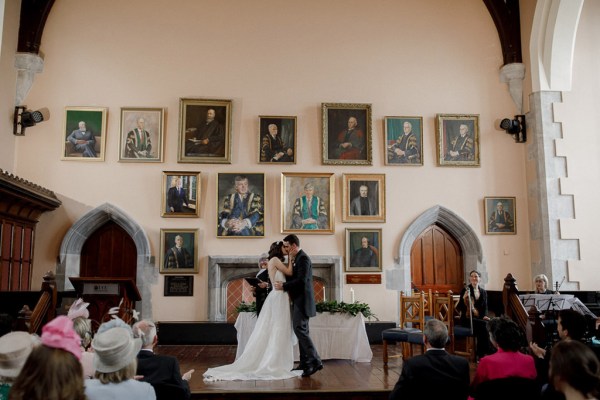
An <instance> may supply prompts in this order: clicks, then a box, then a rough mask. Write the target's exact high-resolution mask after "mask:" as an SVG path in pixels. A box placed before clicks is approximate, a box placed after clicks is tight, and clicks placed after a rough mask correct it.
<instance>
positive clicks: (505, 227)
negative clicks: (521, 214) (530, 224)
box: [483, 197, 517, 235]
mask: <svg viewBox="0 0 600 400" xmlns="http://www.w3.org/2000/svg"><path fill="white" fill-rule="evenodd" d="M483 204H484V209H485V211H484V213H485V233H486V235H516V234H517V200H516V198H514V197H485V198H484V200H483Z"/></svg>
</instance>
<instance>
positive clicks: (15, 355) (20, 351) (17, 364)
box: [0, 332, 37, 378]
mask: <svg viewBox="0 0 600 400" xmlns="http://www.w3.org/2000/svg"><path fill="white" fill-rule="evenodd" d="M36 343H37V341H36V340H35V338H34V337H33V336H32V335H30V334H29V333H27V332H10V333H7V334H6V335H4V336H2V337H0V376H2V377H5V378H15V377H16V376H17V375H19V372H21V369H22V368H23V365H25V361H27V357H29V353H31V350H32V349H33V347H34V346H35V344H36Z"/></svg>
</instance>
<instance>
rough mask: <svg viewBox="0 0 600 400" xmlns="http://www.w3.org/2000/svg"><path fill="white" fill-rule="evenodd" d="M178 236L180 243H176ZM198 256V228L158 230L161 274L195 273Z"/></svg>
mask: <svg viewBox="0 0 600 400" xmlns="http://www.w3.org/2000/svg"><path fill="white" fill-rule="evenodd" d="M178 237H181V239H182V243H178ZM178 244H181V246H179V247H180V248H179V249H178V248H177V247H178ZM198 258H199V257H198V229H161V230H160V270H159V272H160V273H161V274H176V275H181V274H196V273H198Z"/></svg>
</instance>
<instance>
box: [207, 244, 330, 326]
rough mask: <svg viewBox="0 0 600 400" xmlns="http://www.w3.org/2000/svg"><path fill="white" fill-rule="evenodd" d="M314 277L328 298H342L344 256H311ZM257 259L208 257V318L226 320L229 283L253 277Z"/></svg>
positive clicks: (255, 257) (219, 320)
mask: <svg viewBox="0 0 600 400" xmlns="http://www.w3.org/2000/svg"><path fill="white" fill-rule="evenodd" d="M310 258H311V260H312V267H313V276H314V277H318V278H320V279H321V280H322V281H323V282H324V284H325V294H326V296H327V298H328V299H332V300H336V299H337V300H339V299H341V288H342V257H341V256H313V255H311V256H310ZM257 271H258V256H218V255H217V256H208V319H209V321H211V322H224V321H226V320H227V284H228V283H229V282H231V281H233V280H235V279H239V278H244V277H247V276H254V275H256V272H257Z"/></svg>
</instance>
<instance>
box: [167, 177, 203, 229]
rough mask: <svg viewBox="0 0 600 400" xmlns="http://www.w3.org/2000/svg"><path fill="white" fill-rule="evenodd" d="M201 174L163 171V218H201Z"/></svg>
mask: <svg viewBox="0 0 600 400" xmlns="http://www.w3.org/2000/svg"><path fill="white" fill-rule="evenodd" d="M200 186H201V180H200V172H190V171H163V178H162V205H161V213H160V215H161V217H179V218H181V217H198V216H200V193H201V189H200Z"/></svg>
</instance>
